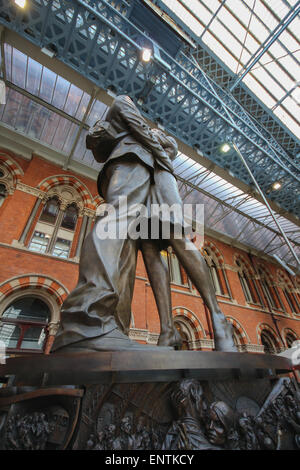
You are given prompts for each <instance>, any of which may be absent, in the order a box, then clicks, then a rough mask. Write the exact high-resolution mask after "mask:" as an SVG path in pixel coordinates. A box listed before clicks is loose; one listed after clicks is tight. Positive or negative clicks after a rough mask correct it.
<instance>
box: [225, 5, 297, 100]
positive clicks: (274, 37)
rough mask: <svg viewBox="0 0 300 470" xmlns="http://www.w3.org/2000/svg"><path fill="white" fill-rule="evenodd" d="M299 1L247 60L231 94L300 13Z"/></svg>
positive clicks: (232, 87) (231, 89)
mask: <svg viewBox="0 0 300 470" xmlns="http://www.w3.org/2000/svg"><path fill="white" fill-rule="evenodd" d="M299 5H300V0H298V2H297V3H296V5H295V6H294V8H293V9H292V10H290V11H289V12H288V13H287V15H286V16H285V17H284V18H283V19H282V20H281V21H280V23H279V24H278V25H277V26H276V28H275V29H274V31H272V33H271V34H270V35H269V37H268V38H267V39H266V40H265V41H264V42H263V44H262V45H261V46H260V47H259V48H258V49H257V51H256V52H255V54H254V55H253V56H252V57H251V58H250V59H249V60H248V62H247V63H246V64H245V65H244V67H243V69H242V70H241V71H240V73H239V75H238V79H237V80H236V81H235V82H234V84H233V85H232V86H231V88H230V91H231V92H232V91H233V90H234V89H235V88H236V87H237V85H238V84H239V83H240V82H241V81H242V80H243V78H244V77H245V76H246V75H247V73H248V72H250V70H251V69H252V67H254V65H255V64H256V63H257V62H258V61H259V60H260V59H261V57H262V56H263V55H264V53H265V52H266V51H267V50H268V49H269V48H270V47H271V45H272V44H273V43H274V42H275V41H276V40H277V39H278V37H279V36H280V34H281V33H282V32H283V31H284V30H285V29H286V28H287V27H288V25H289V24H290V23H291V22H292V21H293V19H294V18H296V17H297V16H298V14H299V12H300V6H299Z"/></svg>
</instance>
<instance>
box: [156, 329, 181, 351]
mask: <svg viewBox="0 0 300 470" xmlns="http://www.w3.org/2000/svg"><path fill="white" fill-rule="evenodd" d="M157 346H160V347H161V346H171V347H172V348H174V349H177V350H179V349H181V347H182V338H181V336H180V334H179V332H178V331H177V329H176V328H175V327H174V328H173V329H171V330H168V331H164V332H163V333H161V334H160V335H159V338H158V342H157Z"/></svg>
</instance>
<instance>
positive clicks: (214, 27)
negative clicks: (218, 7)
mask: <svg viewBox="0 0 300 470" xmlns="http://www.w3.org/2000/svg"><path fill="white" fill-rule="evenodd" d="M210 30H211V31H212V32H214V33H215V35H216V36H217V37H218V39H219V41H220V42H222V43H223V44H224V45H226V46H227V48H228V49H229V50H230V51H232V53H233V54H234V55H235V56H236V57H239V55H240V52H241V48H242V46H241V44H240V43H239V41H238V40H237V39H236V38H235V37H234V36H233V35H232V34H231V33H229V32H228V31H227V30H226V28H225V27H224V26H223V25H222V24H221V23H220V22H219V21H214V22H213V23H212V24H211V26H210ZM204 37H205V35H204Z"/></svg>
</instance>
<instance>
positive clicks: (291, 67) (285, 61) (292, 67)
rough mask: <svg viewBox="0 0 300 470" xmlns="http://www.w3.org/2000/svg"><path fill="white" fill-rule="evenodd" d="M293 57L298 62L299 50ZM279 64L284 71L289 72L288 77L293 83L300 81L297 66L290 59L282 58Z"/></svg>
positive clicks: (299, 72) (299, 58)
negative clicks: (290, 77) (289, 76)
mask: <svg viewBox="0 0 300 470" xmlns="http://www.w3.org/2000/svg"><path fill="white" fill-rule="evenodd" d="M294 56H295V57H296V58H297V59H298V60H299V61H300V50H299V52H298V53H295V54H294ZM279 62H280V63H281V64H282V66H283V67H284V68H285V69H287V70H288V71H289V73H290V75H292V76H293V77H294V79H295V82H296V81H299V80H300V68H299V64H296V62H295V61H294V60H293V59H292V58H291V57H289V56H287V57H283V58H282V59H280V61H279Z"/></svg>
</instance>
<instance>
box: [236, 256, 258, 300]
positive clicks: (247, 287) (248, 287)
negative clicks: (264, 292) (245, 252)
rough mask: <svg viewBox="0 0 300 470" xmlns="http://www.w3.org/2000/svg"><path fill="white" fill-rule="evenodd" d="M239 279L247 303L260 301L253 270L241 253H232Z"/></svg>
mask: <svg viewBox="0 0 300 470" xmlns="http://www.w3.org/2000/svg"><path fill="white" fill-rule="evenodd" d="M234 264H235V266H236V268H237V273H238V277H239V281H240V284H241V287H242V290H243V293H244V296H245V299H246V302H248V303H254V304H258V303H262V302H261V299H260V296H259V292H258V289H257V285H256V282H255V271H254V269H253V268H252V267H251V266H250V264H249V263H248V262H247V261H246V260H245V258H244V256H242V255H241V254H238V255H234Z"/></svg>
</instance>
